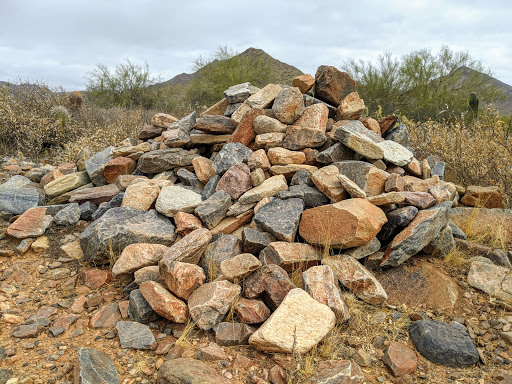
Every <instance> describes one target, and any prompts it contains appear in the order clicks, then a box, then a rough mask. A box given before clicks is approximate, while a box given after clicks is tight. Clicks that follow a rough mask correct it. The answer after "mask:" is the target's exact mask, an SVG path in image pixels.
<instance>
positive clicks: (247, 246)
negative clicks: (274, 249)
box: [242, 228, 276, 255]
mask: <svg viewBox="0 0 512 384" xmlns="http://www.w3.org/2000/svg"><path fill="white" fill-rule="evenodd" d="M274 241H276V238H275V237H274V236H272V235H271V234H270V233H267V232H260V231H256V230H254V229H251V228H244V230H243V231H242V244H243V248H244V252H246V253H252V254H253V255H258V254H259V253H260V251H261V250H262V249H263V248H265V247H266V246H267V245H269V244H270V243H272V242H274Z"/></svg>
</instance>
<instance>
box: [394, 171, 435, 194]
mask: <svg viewBox="0 0 512 384" xmlns="http://www.w3.org/2000/svg"><path fill="white" fill-rule="evenodd" d="M403 181H404V190H405V191H407V192H428V190H429V188H430V187H433V186H436V185H439V184H440V183H441V180H440V179H439V176H437V175H436V176H434V177H429V178H427V179H420V178H417V177H414V176H404V177H403Z"/></svg>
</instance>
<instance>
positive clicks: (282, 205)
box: [254, 198, 304, 242]
mask: <svg viewBox="0 0 512 384" xmlns="http://www.w3.org/2000/svg"><path fill="white" fill-rule="evenodd" d="M303 210H304V202H303V201H302V200H301V199H296V198H295V199H288V200H281V199H277V198H276V199H274V200H272V201H271V202H270V203H268V204H265V205H264V206H263V207H261V208H260V209H259V210H258V212H257V213H256V215H255V216H254V221H255V222H256V223H257V224H258V226H260V227H261V228H262V229H263V230H265V231H266V232H269V233H270V234H272V235H274V236H275V238H276V239H278V240H282V241H288V242H293V241H294V239H295V235H296V234H297V229H298V227H299V220H300V215H301V213H302V211H303Z"/></svg>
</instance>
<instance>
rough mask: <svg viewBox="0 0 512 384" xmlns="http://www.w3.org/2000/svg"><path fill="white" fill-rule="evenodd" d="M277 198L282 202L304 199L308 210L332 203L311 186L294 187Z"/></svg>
mask: <svg viewBox="0 0 512 384" xmlns="http://www.w3.org/2000/svg"><path fill="white" fill-rule="evenodd" d="M276 197H277V198H279V199H282V200H286V199H292V198H299V199H302V200H303V201H304V206H305V207H306V208H314V207H319V206H321V205H325V204H329V201H330V200H329V198H328V197H327V196H325V195H324V194H323V193H322V192H320V191H319V190H318V189H317V188H314V187H310V186H309V185H292V186H291V187H290V188H288V189H287V190H286V191H281V192H279V193H278V194H277V195H276Z"/></svg>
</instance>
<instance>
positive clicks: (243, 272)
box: [220, 253, 261, 282]
mask: <svg viewBox="0 0 512 384" xmlns="http://www.w3.org/2000/svg"><path fill="white" fill-rule="evenodd" d="M260 267H261V261H259V260H258V259H257V258H256V257H255V256H254V255H251V254H250V253H241V254H240V255H237V256H235V257H232V258H229V259H226V260H224V261H222V262H221V263H220V272H221V273H222V276H223V277H224V278H226V280H229V281H231V282H236V281H240V280H242V279H245V278H246V277H247V276H249V275H250V274H251V273H253V272H254V271H256V270H257V269H259V268H260Z"/></svg>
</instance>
